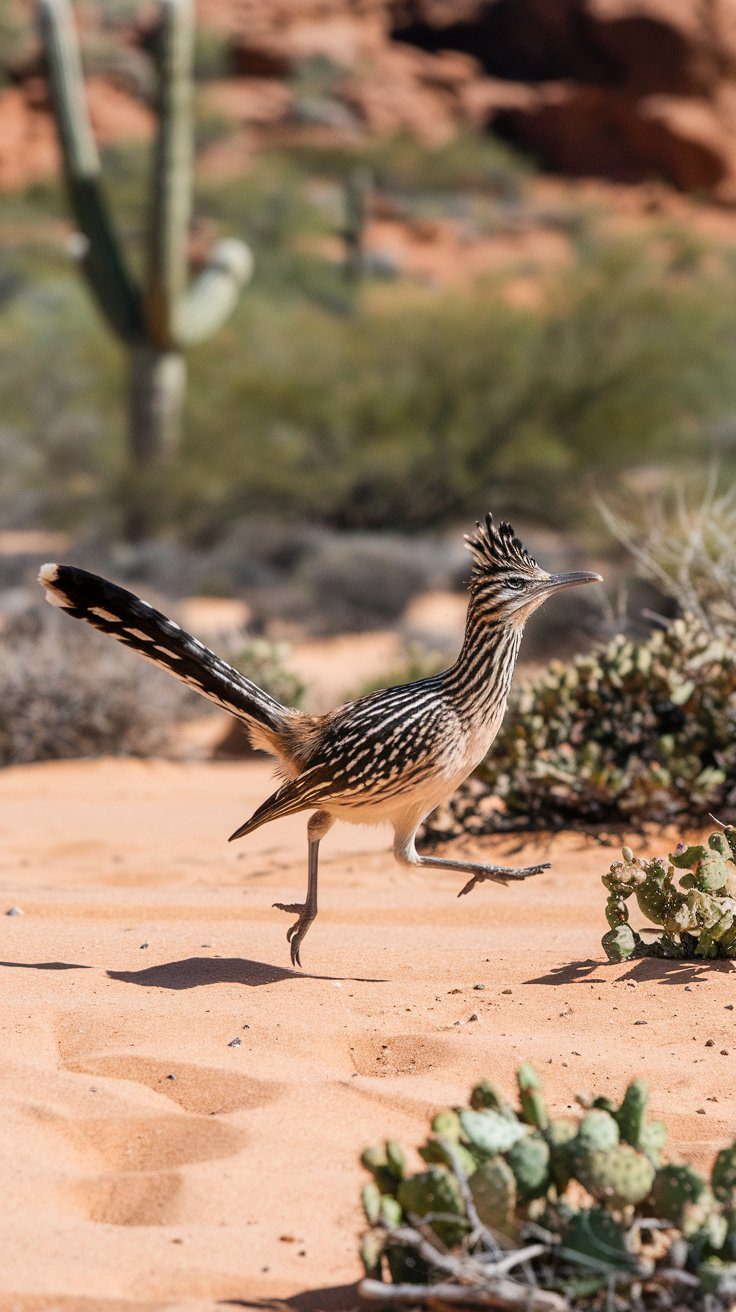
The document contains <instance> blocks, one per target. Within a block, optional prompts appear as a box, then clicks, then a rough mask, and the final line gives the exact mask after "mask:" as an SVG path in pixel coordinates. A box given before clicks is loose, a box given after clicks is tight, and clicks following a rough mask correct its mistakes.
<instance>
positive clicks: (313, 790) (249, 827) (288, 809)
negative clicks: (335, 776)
mask: <svg viewBox="0 0 736 1312" xmlns="http://www.w3.org/2000/svg"><path fill="white" fill-rule="evenodd" d="M332 791H333V790H332V788H331V777H330V772H329V770H328V769H327V768H326V767H325V766H324V765H316V766H312V768H311V769H308V770H305V771H304V773H303V774H300V775H299V778H298V779H289V780H288V781H287V782H286V783H285V784H282V785H281V787H280V788H277V790H276V792H275V793H272V794H271V796H270V797H267V798H266V800H265V802H262V803H261V805H260V806H259V807H258V809H257V810H256V811H254V812H253V815H252V816H251V817H250V820H246V822H245V824H244V825H241V826H240V828H239V829H236V830H235V833H234V834H231V835H230V837H229V839H228V842H229V843H232V841H233V839H235V838H245V835H246V834H252V833H253V830H254V829H260V827H261V825H266V824H268V823H269V821H271V820H280V819H281V817H282V816H285V815H295V814H296V812H297V811H307V810H309V809H310V808H311V807H313V806H319V804H320V802H322V801H323V800H324V799H325V798H326V797H329V796H330V793H331V792H332Z"/></svg>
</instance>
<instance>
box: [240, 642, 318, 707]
mask: <svg viewBox="0 0 736 1312" xmlns="http://www.w3.org/2000/svg"><path fill="white" fill-rule="evenodd" d="M226 656H227V660H228V661H229V662H230V664H231V665H234V666H235V668H236V670H240V672H241V674H245V675H247V677H248V678H249V679H252V680H253V682H254V683H257V684H258V686H259V688H263V690H264V691H265V692H267V693H270V694H271V696H272V697H275V698H276V700H277V701H279V702H283V703H284V705H285V706H302V705H303V704H304V698H305V695H306V691H307V688H306V684H305V683H303V681H302V680H301V679H300V678H299V676H298V675H297V674H295V673H294V672H293V671H292V670H290V669H289V668H288V664H287V662H288V648H286V647H285V646H283V645H282V644H281V643H275V642H266V640H265V639H264V638H252V637H249V636H245V637H244V638H243V639H242V641H241V642H239V643H231V644H230V647H229V650H228V651H227V653H226Z"/></svg>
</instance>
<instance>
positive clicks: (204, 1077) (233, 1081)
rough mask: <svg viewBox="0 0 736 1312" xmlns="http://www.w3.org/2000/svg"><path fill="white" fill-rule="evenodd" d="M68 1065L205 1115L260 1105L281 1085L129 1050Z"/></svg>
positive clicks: (267, 1100)
mask: <svg viewBox="0 0 736 1312" xmlns="http://www.w3.org/2000/svg"><path fill="white" fill-rule="evenodd" d="M65 1065H66V1069H67V1070H68V1071H73V1072H75V1073H76V1074H80V1075H99V1076H107V1077H108V1078H111V1079H114V1080H131V1081H133V1082H134V1083H136V1084H144V1085H146V1087H147V1088H149V1089H153V1091H154V1092H155V1093H161V1094H163V1095H164V1097H166V1098H170V1099H171V1100H172V1102H176V1103H178V1104H179V1106H180V1107H183V1108H184V1110H185V1111H187V1112H196V1113H199V1114H201V1115H204V1116H215V1115H218V1114H219V1113H225V1112H235V1111H241V1110H243V1109H247V1108H250V1107H261V1106H263V1104H264V1103H266V1102H271V1101H272V1100H273V1099H274V1098H276V1097H278V1095H279V1093H280V1092H281V1087H280V1085H278V1084H275V1083H273V1082H271V1081H268V1080H258V1079H254V1078H252V1077H251V1076H248V1075H238V1074H236V1073H234V1072H232V1071H225V1070H222V1069H220V1068H219V1067H215V1066H194V1065H190V1064H188V1063H186V1062H177V1061H174V1062H167V1061H160V1060H159V1059H157V1058H154V1057H136V1056H130V1055H129V1054H127V1053H126V1054H122V1055H118V1054H117V1053H112V1054H110V1055H109V1056H100V1057H95V1056H90V1057H81V1058H78V1059H77V1060H75V1061H67V1062H66V1063H65Z"/></svg>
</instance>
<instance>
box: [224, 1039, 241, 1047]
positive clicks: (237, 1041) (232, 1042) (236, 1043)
mask: <svg viewBox="0 0 736 1312" xmlns="http://www.w3.org/2000/svg"><path fill="white" fill-rule="evenodd" d="M227 1046H228V1048H239V1047H240V1039H231V1040H230V1042H229V1043H228V1045H227Z"/></svg>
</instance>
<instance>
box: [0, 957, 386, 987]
mask: <svg viewBox="0 0 736 1312" xmlns="http://www.w3.org/2000/svg"><path fill="white" fill-rule="evenodd" d="M3 967H8V968H9V969H16V970H92V969H93V967H92V966H89V965H82V964H81V963H79V962H74V961H0V968H3ZM105 973H106V975H107V977H108V979H116V980H120V981H121V982H122V983H123V984H141V985H143V987H144V988H155V989H197V988H201V987H203V986H205V985H207V984H245V985H246V986H248V987H249V988H257V987H258V986H259V985H261V984H279V983H280V982H281V981H282V980H287V979H322V980H332V981H333V982H334V983H337V984H385V983H386V980H385V979H372V978H370V977H369V978H364V977H362V976H353V975H311V974H310V973H309V971H307V970H289V969H288V968H287V967H286V966H271V965H269V963H268V962H266V961H249V960H247V958H244V957H186V958H184V960H183V961H165V962H162V963H161V965H159V966H147V967H146V968H145V969H144V970H108V971H106V972H105Z"/></svg>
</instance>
